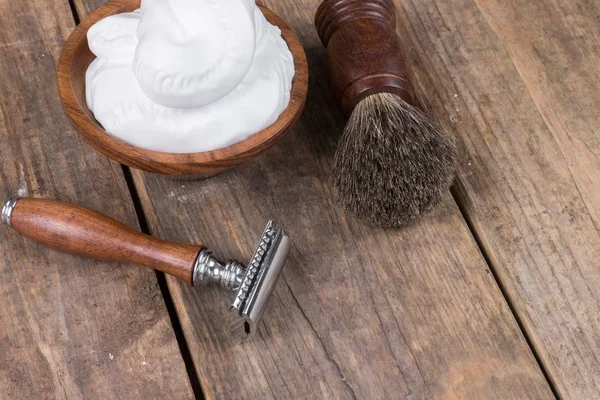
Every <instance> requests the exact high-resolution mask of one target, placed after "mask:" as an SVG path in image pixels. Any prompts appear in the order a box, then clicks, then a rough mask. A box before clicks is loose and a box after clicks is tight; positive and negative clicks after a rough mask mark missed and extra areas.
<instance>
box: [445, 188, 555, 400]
mask: <svg viewBox="0 0 600 400" xmlns="http://www.w3.org/2000/svg"><path fill="white" fill-rule="evenodd" d="M457 180H458V178H457ZM457 185H460V183H458V182H456V181H455V182H454V184H453V185H452V187H451V189H450V192H451V194H452V197H453V198H454V202H455V203H456V205H457V206H458V209H459V211H460V213H461V215H462V217H463V220H464V221H465V223H466V224H467V227H468V229H469V231H470V232H471V236H472V237H473V239H474V240H475V243H476V245H477V247H478V248H479V251H480V253H481V255H482V256H483V259H484V260H485V263H486V265H487V267H488V269H489V270H490V273H491V274H492V277H493V278H494V281H495V282H496V285H498V288H499V289H500V293H501V294H502V297H503V298H504V300H505V301H506V304H507V305H508V309H509V310H510V313H511V314H512V316H513V318H514V319H515V321H516V322H517V326H518V327H519V330H520V331H521V334H522V335H523V337H524V338H525V342H526V343H527V346H528V347H529V349H530V350H531V353H532V354H533V357H534V358H535V361H536V363H537V364H538V366H539V368H540V370H541V371H542V374H543V375H544V378H545V379H546V382H548V386H550V390H551V391H552V394H553V395H554V397H555V398H556V399H562V396H560V394H559V392H558V389H557V387H556V384H555V382H554V380H553V379H552V377H551V375H550V373H549V372H548V370H547V369H546V367H545V366H544V363H543V361H542V359H541V358H540V356H539V355H538V351H537V349H536V347H535V345H534V343H533V341H532V340H531V338H530V336H529V334H528V332H527V330H526V329H525V325H524V324H523V321H522V320H521V318H520V316H519V314H518V312H517V310H516V308H515V306H514V304H513V302H512V299H511V298H510V296H509V295H508V292H507V290H506V287H505V286H504V284H503V283H502V280H501V279H500V277H499V276H498V274H497V273H496V270H495V269H494V264H493V263H492V261H491V258H490V256H489V254H488V251H487V250H486V248H485V246H484V245H483V241H482V240H481V237H480V236H479V233H478V231H477V229H476V228H475V226H474V225H473V221H472V219H471V218H470V216H469V213H468V212H467V210H466V207H465V204H464V200H463V197H462V196H461V195H460V189H458V188H457Z"/></svg>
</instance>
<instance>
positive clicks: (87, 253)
mask: <svg viewBox="0 0 600 400" xmlns="http://www.w3.org/2000/svg"><path fill="white" fill-rule="evenodd" d="M10 225H11V226H12V227H13V228H14V229H16V230H17V231H19V232H21V233H22V234H23V235H25V236H27V237H29V238H30V239H33V240H35V241H37V242H39V243H41V244H43V245H45V246H48V247H51V248H53V249H55V250H59V251H62V252H64V253H69V254H73V255H77V256H83V257H89V258H93V259H96V260H103V261H118V262H123V263H133V264H138V265H143V266H146V267H151V268H154V269H157V270H159V271H163V272H165V273H167V274H169V275H172V276H174V277H176V278H179V279H181V280H183V281H185V282H187V283H189V284H192V273H193V268H194V262H195V260H196V257H197V255H198V253H199V252H200V250H201V249H202V247H200V246H193V245H184V244H175V243H171V242H167V241H165V240H161V239H157V238H153V237H151V236H148V235H144V234H143V233H139V232H136V231H135V230H133V229H131V228H129V227H127V226H125V225H123V224H122V223H120V222H117V221H115V220H114V219H111V218H109V217H107V216H106V215H103V214H100V213H98V212H96V211H92V210H89V209H87V208H83V207H79V206H76V205H72V204H67V203H62V202H59V201H53V200H44V199H28V198H22V199H19V200H18V202H17V203H16V205H15V207H14V209H13V210H12V213H11V218H10Z"/></svg>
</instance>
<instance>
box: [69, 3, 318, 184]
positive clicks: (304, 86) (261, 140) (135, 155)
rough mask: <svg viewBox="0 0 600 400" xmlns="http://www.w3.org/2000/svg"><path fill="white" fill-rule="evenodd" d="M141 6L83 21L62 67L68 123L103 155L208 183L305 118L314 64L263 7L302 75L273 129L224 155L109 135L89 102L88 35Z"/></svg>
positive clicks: (113, 7)
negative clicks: (160, 147)
mask: <svg viewBox="0 0 600 400" xmlns="http://www.w3.org/2000/svg"><path fill="white" fill-rule="evenodd" d="M139 6H140V0H113V1H111V2H109V3H108V4H106V5H105V6H103V7H100V8H99V9H97V10H96V11H94V12H93V13H92V14H90V15H89V16H88V17H87V18H86V19H85V20H84V21H82V22H81V23H80V24H79V25H78V26H77V27H76V28H75V30H74V31H73V33H72V34H71V36H69V38H68V39H67V42H66V43H65V45H64V48H63V50H62V52H61V54H60V59H59V61H58V92H59V95H60V99H61V101H62V105H63V109H64V111H65V113H66V115H67V118H68V119H69V121H70V122H71V124H72V125H73V127H74V128H75V129H76V130H77V132H78V133H79V134H80V135H81V136H83V137H84V138H85V139H86V140H87V141H88V142H89V143H90V144H91V145H92V147H94V148H95V149H96V150H97V151H99V152H100V153H102V154H104V155H105V156H107V157H109V158H111V159H113V160H116V161H118V162H120V163H122V164H125V165H128V166H130V167H133V168H138V169H141V170H144V171H149V172H156V173H160V174H166V175H188V176H189V175H192V176H194V177H200V178H201V177H207V176H211V175H214V174H216V173H219V172H221V171H224V170H225V169H228V168H230V167H233V166H235V165H238V164H242V163H244V162H246V161H249V160H251V159H252V158H254V157H256V156H258V155H259V154H260V153H262V152H264V151H265V150H267V149H269V148H270V147H271V146H273V145H274V144H275V143H277V142H278V141H279V140H280V139H281V138H282V137H283V135H284V134H285V133H287V132H288V131H289V130H290V129H291V128H292V127H293V125H294V124H295V123H296V121H298V119H299V118H300V114H301V113H302V110H303V109H304V103H305V102H306V95H307V92H308V64H307V61H306V55H305V54H304V49H303V48H302V45H301V44H300V41H299V40H298V37H297V36H296V34H295V33H294V32H293V31H292V30H291V29H290V28H289V27H288V26H287V24H286V23H285V22H284V21H283V20H282V19H281V18H279V17H278V16H277V15H276V14H275V13H273V12H272V11H271V10H269V9H267V8H266V7H263V6H259V7H260V8H261V10H262V12H263V13H264V15H265V17H266V18H267V20H268V21H269V22H270V23H271V24H273V25H276V26H278V27H279V28H280V29H281V32H282V36H283V39H284V40H285V41H286V42H287V45H288V46H289V48H290V51H291V52H292V55H293V57H294V65H295V69H296V75H295V77H294V81H293V83H292V92H291V98H290V103H289V105H288V107H287V108H286V109H285V110H284V111H283V113H282V114H281V115H280V116H279V119H277V121H275V123H273V124H272V125H271V126H269V127H267V128H266V129H263V130H262V131H260V132H257V133H256V134H254V135H252V136H250V137H249V138H247V139H245V140H243V141H241V142H239V143H236V144H233V145H231V146H228V147H224V148H221V149H218V150H213V151H205V152H199V153H183V154H179V153H166V152H159V151H152V150H146V149H143V148H140V147H137V146H134V145H131V144H129V143H127V142H124V141H123V140H121V139H118V138H116V137H114V136H112V135H110V134H108V133H107V132H106V131H105V130H104V129H103V128H102V125H100V123H99V122H98V121H96V119H95V118H94V115H93V113H92V112H91V111H90V110H89V108H88V107H87V104H86V98H85V73H86V71H87V68H88V66H89V65H90V63H91V62H92V61H93V60H94V59H95V56H94V54H93V53H92V52H91V51H90V49H89V47H88V42H87V31H88V29H89V28H90V27H91V26H92V25H93V24H95V23H96V22H98V21H99V20H101V19H102V18H104V17H107V16H109V15H114V14H118V13H123V12H130V11H133V10H135V9H137V8H139Z"/></svg>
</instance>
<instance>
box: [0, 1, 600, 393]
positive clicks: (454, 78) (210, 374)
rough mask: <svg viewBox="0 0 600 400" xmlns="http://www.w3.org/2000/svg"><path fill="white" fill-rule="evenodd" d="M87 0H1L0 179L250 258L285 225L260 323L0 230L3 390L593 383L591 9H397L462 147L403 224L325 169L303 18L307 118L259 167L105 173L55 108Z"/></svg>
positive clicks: (567, 386) (597, 327) (597, 54)
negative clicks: (58, 79) (359, 198)
mask: <svg viewBox="0 0 600 400" xmlns="http://www.w3.org/2000/svg"><path fill="white" fill-rule="evenodd" d="M103 2H104V1H103V0H74V2H73V4H72V5H71V7H70V5H69V2H68V1H67V0H28V1H24V2H14V1H9V0H0V63H1V64H0V65H1V69H0V106H1V111H2V113H0V162H1V163H2V165H1V168H0V193H4V195H6V196H8V195H10V194H13V193H14V192H15V191H16V190H17V189H19V190H20V192H21V193H23V194H28V195H30V196H35V197H47V198H57V199H61V200H65V201H70V202H74V203H78V204H82V205H84V206H87V207H91V208H94V209H96V210H99V211H102V212H104V213H106V214H108V215H110V216H112V217H114V218H116V219H119V220H121V221H124V222H126V223H127V224H129V225H130V226H133V227H139V228H141V229H143V230H144V231H146V232H149V233H151V234H153V235H156V236H160V237H163V238H166V239H169V240H174V241H179V242H198V241H199V239H200V238H202V239H204V240H205V241H207V242H209V243H211V244H213V247H214V248H215V250H216V251H217V253H219V254H223V255H224V254H228V255H233V256H237V257H240V258H241V259H247V258H248V257H249V256H250V252H251V251H252V248H253V245H254V243H253V241H254V240H255V238H256V237H258V235H259V234H260V230H261V228H262V225H263V223H264V221H265V220H267V219H268V218H269V217H275V218H276V219H278V220H280V221H281V222H282V223H283V224H284V225H285V226H286V227H287V228H288V230H289V232H290V234H291V236H292V237H293V238H294V248H293V251H292V255H291V259H290V261H289V263H288V265H287V268H286V270H285V272H284V274H283V279H282V280H281V282H280V284H279V285H278V287H277V289H276V291H275V294H274V299H273V301H272V304H271V306H270V309H269V313H268V315H267V316H266V319H265V321H264V323H263V324H262V325H261V327H260V328H259V333H258V337H257V338H256V339H255V340H254V341H253V342H251V343H249V344H246V345H243V346H235V345H233V344H232V343H231V342H230V340H229V337H228V333H227V330H226V329H227V324H226V321H225V316H224V313H223V312H222V311H223V310H225V309H226V308H227V306H228V301H229V298H228V296H226V295H224V294H223V292H221V291H219V290H218V289H215V290H195V289H193V288H189V287H187V286H185V285H183V284H180V283H179V282H177V281H176V280H174V279H170V278H165V277H164V275H162V274H155V273H154V272H152V271H151V270H146V269H141V268H132V267H130V266H125V265H112V264H106V263H101V262H91V261H88V260H83V259H78V258H75V257H70V256H65V255H62V254H58V253H56V252H53V251H50V250H47V249H45V248H43V247H41V246H38V245H36V244H34V243H32V242H30V241H28V240H25V239H23V238H22V237H20V236H18V235H16V234H15V232H12V231H10V230H9V229H6V228H0V298H1V299H2V304H1V306H0V326H1V327H0V398H7V399H8V398H16V399H41V398H88V399H91V398H95V399H117V398H119V399H126V398H143V399H151V398H157V399H163V398H173V399H179V398H182V399H186V398H193V397H194V396H196V397H197V398H201V397H202V395H204V396H205V397H206V398H211V399H212V398H224V399H229V398H232V399H233V398H247V399H262V398H276V399H286V398H290V399H300V398H307V399H310V398H362V399H378V398H392V399H398V398H411V399H430V398H469V399H487V398H497V399H513V398H514V399H522V398H536V399H543V398H552V397H561V398H565V399H567V398H570V399H593V398H600V289H599V288H600V159H599V155H600V136H599V135H600V134H599V133H598V132H599V130H600V113H598V104H600V79H599V78H600V73H599V69H598V65H599V60H600V24H598V18H599V16H600V2H598V1H584V0H545V1H525V0H521V1H517V0H515V1H510V0H509V1H501V0H485V1H484V0H454V1H451V2H449V1H441V0H423V1H415V0H397V1H396V4H397V6H398V22H399V23H398V30H399V32H400V34H401V36H402V37H403V38H404V42H405V45H406V46H407V48H408V50H409V59H410V60H411V64H412V66H413V74H414V82H415V86H416V90H417V93H418V95H419V97H420V99H421V101H422V102H423V103H424V104H425V106H426V108H427V109H428V110H429V111H430V112H431V114H432V115H433V116H434V117H435V118H436V119H437V120H438V121H440V122H441V123H442V124H443V125H444V126H445V128H446V129H447V130H448V131H449V132H450V133H451V134H453V135H454V137H455V138H456V141H457V143H458V145H459V148H460V150H461V157H460V171H459V174H458V177H457V180H456V184H455V185H454V188H453V190H452V193H448V196H447V198H446V201H445V202H444V203H443V204H442V205H441V207H440V208H439V209H438V210H437V211H436V212H434V213H433V214H432V215H430V216H429V217H427V218H425V219H423V220H422V221H420V222H419V223H417V224H415V225H413V226H411V227H409V228H406V229H402V230H381V229H371V228H368V227H366V226H364V225H361V224H360V223H358V222H357V221H355V220H353V219H351V218H348V217H346V215H344V213H343V212H342V211H341V210H340V209H339V208H338V207H336V205H335V204H334V202H333V200H332V195H331V189H330V187H329V185H328V184H327V177H328V174H329V171H330V167H331V161H332V153H333V151H334V149H335V145H336V141H337V139H338V137H339V135H340V131H341V127H342V126H343V123H344V121H343V118H342V116H341V115H340V114H339V113H338V112H337V111H336V109H335V107H334V104H333V103H332V101H331V100H330V96H329V92H328V88H327V79H326V73H325V67H324V50H323V48H322V46H321V44H320V43H319V41H318V38H317V35H316V33H315V30H314V28H313V25H312V17H313V14H314V12H315V10H316V7H317V5H318V3H319V0H294V1H276V0H268V1H264V3H265V4H266V5H267V6H269V7H270V8H272V9H273V10H275V11H276V12H277V13H279V14H280V15H281V16H282V17H284V19H286V20H287V22H288V23H289V24H290V25H291V26H292V27H293V28H294V29H295V30H296V32H297V33H298V35H299V36H300V38H301V40H302V42H303V44H304V46H305V49H306V52H307V55H308V58H309V63H310V66H311V82H310V94H309V98H308V104H307V107H306V111H305V113H304V115H303V118H302V119H301V121H300V123H299V124H298V126H297V127H296V128H295V130H294V132H293V133H292V134H290V135H289V136H288V137H287V138H286V139H285V140H284V141H283V142H282V143H281V144H280V145H278V146H277V147H276V148H275V149H273V150H272V151H270V152H268V154H266V155H265V156H263V157H261V158H260V159H258V160H257V161H255V162H253V163H251V164H249V165H247V166H245V167H244V168H237V169H235V170H232V171H230V172H228V173H225V174H222V175H220V176H218V177H215V178H213V179H210V180H207V181H199V182H184V183H182V182H176V181H171V180H167V179H164V178H162V177H159V176H154V175H149V174H144V173H141V172H139V171H132V170H129V169H127V168H122V167H121V166H120V165H118V164H116V163H114V162H110V161H108V160H107V159H106V158H104V157H103V156H101V155H99V154H97V153H96V152H94V151H93V150H92V149H91V148H90V147H88V146H87V145H86V144H85V143H84V142H83V141H82V140H81V139H80V138H78V136H77V135H76V134H75V133H74V131H73V130H72V129H71V128H70V127H69V125H68V123H67V122H66V119H65V117H64V116H63V112H62V110H61V107H60V104H59V100H58V95H57V92H56V88H55V64H56V61H57V57H58V54H59V52H60V49H61V46H62V44H63V42H64V40H65V38H66V37H67V36H68V35H69V33H70V31H71V30H72V29H73V27H74V26H75V24H76V21H78V20H79V19H81V18H83V17H84V16H85V15H86V14H87V13H89V12H90V11H91V10H93V9H95V8H96V7H97V6H99V5H100V4H102V3H103Z"/></svg>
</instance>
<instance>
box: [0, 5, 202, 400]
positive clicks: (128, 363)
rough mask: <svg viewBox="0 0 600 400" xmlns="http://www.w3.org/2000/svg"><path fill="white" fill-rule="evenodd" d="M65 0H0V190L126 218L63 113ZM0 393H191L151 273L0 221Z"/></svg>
mask: <svg viewBox="0 0 600 400" xmlns="http://www.w3.org/2000/svg"><path fill="white" fill-rule="evenodd" d="M73 26H74V24H73V17H72V13H71V11H70V9H69V5H68V2H67V1H66V0H65V1H53V2H50V1H47V0H29V1H26V2H11V1H8V0H2V1H0V65H1V66H2V67H1V68H0V110H1V113H0V165H1V168H0V193H1V194H2V200H4V199H5V198H7V197H8V196H9V195H11V194H14V193H15V192H16V191H17V189H19V191H20V193H21V194H22V195H27V194H28V195H29V196H34V197H48V198H59V199H62V200H65V201H71V202H76V203H79V204H82V205H85V206H88V207H91V208H94V209H97V210H100V211H103V212H105V213H107V214H108V215H110V216H112V217H114V218H117V219H119V220H121V221H125V222H126V223H128V224H129V225H132V226H136V225H137V220H136V217H135V211H134V210H133V206H132V201H131V197H130V194H129V191H128V189H127V185H126V184H125V181H124V178H123V173H122V170H121V167H120V166H119V165H118V164H116V163H112V162H109V161H108V160H107V159H106V158H104V157H102V156H100V155H98V154H97V153H96V152H94V151H93V150H91V148H89V147H88V145H87V144H85V143H84V142H83V141H82V140H80V139H79V138H77V136H76V134H75V133H74V132H73V131H72V130H71V129H70V128H69V126H68V123H67V121H66V119H65V118H64V116H63V112H62V110H61V106H60V102H59V99H58V94H57V91H56V83H55V68H54V65H55V62H56V61H57V59H58V54H59V51H60V48H61V46H62V43H63V40H64V39H65V38H66V36H67V35H68V34H69V32H70V31H71V30H72V29H73ZM0 298H1V299H2V306H0V327H1V328H0V349H1V350H0V398H6V399H43V398H48V399H50V398H53V399H55V398H60V399H63V398H97V399H117V398H144V399H150V398H156V399H162V398H167V397H168V398H192V397H193V394H192V391H191V388H190V384H189V378H188V376H187V373H186V369H185V365H184V363H183V360H182V358H181V354H180V352H179V348H178V345H177V342H176V339H175V336H174V333H173V330H172V327H171V325H170V320H169V316H168V314H167V311H166V308H165V305H164V301H163V298H162V296H161V293H160V289H159V287H158V285H157V281H156V276H155V274H154V273H153V272H152V271H150V270H145V269H138V268H132V267H129V266H119V265H109V264H104V263H100V262H97V263H94V262H91V261H87V260H82V259H76V258H73V257H70V256H65V255H62V254H59V253H56V252H53V251H51V250H47V249H45V248H43V247H42V246H39V245H36V244H34V243H33V242H31V241H28V240H26V239H24V238H22V237H20V236H19V235H17V234H16V232H14V231H11V230H10V229H9V228H7V227H2V228H0Z"/></svg>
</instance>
